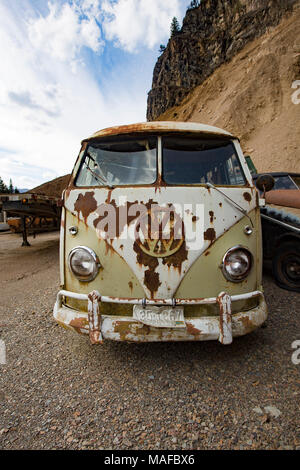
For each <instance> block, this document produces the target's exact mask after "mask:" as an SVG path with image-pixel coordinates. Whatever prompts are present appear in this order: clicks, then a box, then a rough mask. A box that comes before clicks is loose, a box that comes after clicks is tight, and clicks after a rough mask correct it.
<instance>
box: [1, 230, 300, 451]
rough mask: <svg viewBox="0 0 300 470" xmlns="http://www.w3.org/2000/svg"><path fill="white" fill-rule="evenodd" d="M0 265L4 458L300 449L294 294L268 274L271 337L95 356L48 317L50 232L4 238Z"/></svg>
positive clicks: (53, 247) (53, 263)
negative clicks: (46, 452) (53, 452)
mask: <svg viewBox="0 0 300 470" xmlns="http://www.w3.org/2000/svg"><path fill="white" fill-rule="evenodd" d="M30 241H32V238H30ZM0 266H1V270H0V285H1V305H0V324H1V325H5V326H1V328H0V338H1V340H2V341H5V344H6V352H7V363H6V365H0V448H1V449H61V448H63V449H99V448H103V449H216V448H222V449H266V448H270V449H277V448H281V449H289V448H291V449H295V448H298V449H300V419H299V403H300V365H294V364H293V363H292V360H291V357H292V353H293V349H292V346H291V345H292V343H293V342H294V341H295V340H300V295H299V294H296V293H290V292H287V291H284V290H281V289H279V288H278V287H277V286H275V285H274V283H273V281H272V279H271V277H270V275H269V274H268V273H266V274H265V278H264V285H265V292H266V297H267V301H268V304H269V309H270V317H269V321H268V324H267V328H263V329H260V330H258V331H257V332H255V333H253V334H251V335H249V336H247V337H244V338H239V339H236V340H235V341H234V343H233V344H232V345H231V346H226V347H225V346H222V345H220V344H219V343H217V342H207V343H205V342H204V343H195V344H189V343H180V344H146V345H135V344H133V345H132V344H121V343H120V344H119V343H110V342H106V343H105V344H104V346H103V347H92V346H91V345H90V344H89V342H88V339H87V338H85V337H82V336H78V335H75V334H73V333H72V332H68V331H65V330H64V329H62V328H60V327H58V326H56V324H55V322H54V320H53V318H52V307H53V304H54V301H55V295H56V292H57V289H58V234H56V233H54V234H43V235H40V236H38V237H37V238H36V239H35V240H33V242H32V247H31V248H21V247H20V238H19V237H18V236H16V235H10V234H9V235H7V234H0ZM265 407H271V408H266V409H265ZM279 413H280V415H279ZM275 415H276V416H277V417H275ZM278 415H279V416H278Z"/></svg>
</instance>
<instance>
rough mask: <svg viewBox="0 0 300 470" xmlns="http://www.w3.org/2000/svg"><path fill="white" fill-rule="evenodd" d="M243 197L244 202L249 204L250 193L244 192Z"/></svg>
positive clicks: (250, 199)
mask: <svg viewBox="0 0 300 470" xmlns="http://www.w3.org/2000/svg"><path fill="white" fill-rule="evenodd" d="M243 196H244V199H245V201H247V202H249V203H250V202H251V201H252V196H251V194H250V193H246V192H245V193H244V194H243Z"/></svg>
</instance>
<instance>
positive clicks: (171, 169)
mask: <svg viewBox="0 0 300 470" xmlns="http://www.w3.org/2000/svg"><path fill="white" fill-rule="evenodd" d="M163 178H164V181H165V182H166V183H167V184H206V183H211V184H214V185H218V186H240V185H245V183H246V179H245V176H244V174H243V170H242V167H241V164H240V161H239V158H238V156H237V153H236V150H235V147H234V144H233V143H232V142H231V141H228V140H227V141H224V140H217V139H214V140H213V139H211V140H210V139H207V140H205V139H194V138H191V137H165V138H163Z"/></svg>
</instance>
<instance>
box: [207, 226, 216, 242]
mask: <svg viewBox="0 0 300 470" xmlns="http://www.w3.org/2000/svg"><path fill="white" fill-rule="evenodd" d="M216 237H217V235H216V231H215V229H214V228H208V229H207V230H206V232H204V240H208V241H210V242H211V243H213V242H214V241H215V239H216Z"/></svg>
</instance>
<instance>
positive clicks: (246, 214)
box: [206, 183, 254, 227]
mask: <svg viewBox="0 0 300 470" xmlns="http://www.w3.org/2000/svg"><path fill="white" fill-rule="evenodd" d="M206 186H208V187H209V188H213V189H215V190H216V191H217V192H218V193H220V194H222V196H223V197H224V198H226V199H227V200H228V201H229V202H230V203H231V205H233V206H234V207H235V208H236V209H238V210H239V211H240V212H241V213H242V214H244V216H245V217H248V219H249V220H250V222H251V225H252V227H254V225H253V222H252V220H251V217H250V216H249V214H248V212H247V211H246V209H244V208H243V207H241V206H240V205H239V204H238V203H237V202H235V201H234V200H233V199H231V198H230V197H229V196H227V194H225V193H223V191H221V190H220V189H219V188H216V187H215V186H214V185H213V184H211V183H206Z"/></svg>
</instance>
